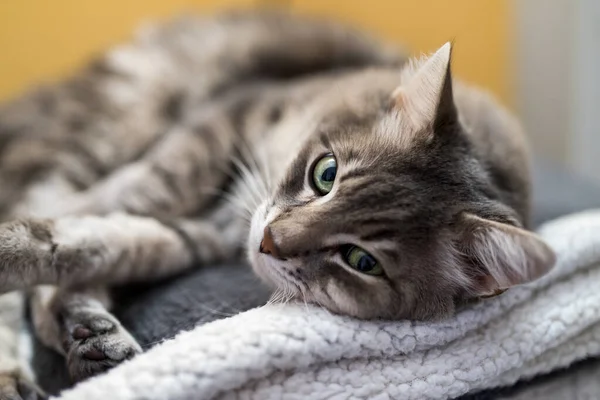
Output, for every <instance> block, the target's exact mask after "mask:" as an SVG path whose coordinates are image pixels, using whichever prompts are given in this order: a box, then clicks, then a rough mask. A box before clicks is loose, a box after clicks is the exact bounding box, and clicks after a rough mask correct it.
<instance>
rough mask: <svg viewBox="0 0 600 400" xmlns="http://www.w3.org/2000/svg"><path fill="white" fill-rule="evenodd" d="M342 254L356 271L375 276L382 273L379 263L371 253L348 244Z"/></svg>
mask: <svg viewBox="0 0 600 400" xmlns="http://www.w3.org/2000/svg"><path fill="white" fill-rule="evenodd" d="M342 254H343V255H344V259H345V260H346V262H347V263H348V265H350V266H351V267H352V268H354V269H355V270H357V271H358V272H362V273H363V274H368V275H376V276H377V275H383V268H381V264H379V263H378V262H377V260H376V259H375V258H374V257H373V256H372V255H370V254H369V253H367V252H366V251H364V250H363V249H361V248H360V247H356V246H349V247H348V248H347V249H346V250H345V251H344V252H343V253H342Z"/></svg>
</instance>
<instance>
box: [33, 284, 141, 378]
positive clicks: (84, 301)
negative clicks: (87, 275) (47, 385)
mask: <svg viewBox="0 0 600 400" xmlns="http://www.w3.org/2000/svg"><path fill="white" fill-rule="evenodd" d="M109 307H110V298H109V295H108V293H107V292H106V289H105V288H100V287H94V288H86V289H78V290H76V289H58V288H57V287H55V286H38V287H36V288H35V290H34V293H33V296H32V299H31V312H32V319H33V324H34V327H35V331H36V334H37V336H38V338H39V339H40V340H41V341H42V343H44V344H45V345H46V346H48V347H51V348H53V349H54V350H56V351H57V352H59V353H61V354H63V355H64V356H65V358H66V361H67V367H68V370H69V374H70V376H71V378H72V379H73V381H75V382H78V381H80V380H82V379H85V378H87V377H90V376H93V375H96V374H98V373H101V372H104V371H106V370H108V369H110V368H112V367H114V366H116V365H118V364H120V363H121V362H123V361H125V360H128V359H130V358H132V357H133V356H134V355H135V354H137V353H140V352H141V351H142V349H141V347H140V346H139V344H138V343H137V342H136V341H135V339H134V338H133V337H132V336H131V335H130V334H129V332H127V330H126V329H125V328H123V326H122V325H121V324H120V323H119V321H118V320H117V318H115V317H114V316H113V315H112V314H111V313H110V311H109Z"/></svg>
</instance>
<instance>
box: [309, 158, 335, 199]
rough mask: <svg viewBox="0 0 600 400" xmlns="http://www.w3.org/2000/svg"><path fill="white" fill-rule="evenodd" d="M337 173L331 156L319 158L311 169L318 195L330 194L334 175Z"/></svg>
mask: <svg viewBox="0 0 600 400" xmlns="http://www.w3.org/2000/svg"><path fill="white" fill-rule="evenodd" d="M336 173H337V162H336V161H335V157H334V156H333V155H332V154H329V155H326V156H325V157H323V158H321V159H320V160H319V161H318V162H317V164H316V165H315V168H314V169H313V183H314V185H315V187H316V188H317V190H318V191H319V193H321V194H322V195H326V194H327V193H329V192H331V188H333V182H334V181H335V174H336Z"/></svg>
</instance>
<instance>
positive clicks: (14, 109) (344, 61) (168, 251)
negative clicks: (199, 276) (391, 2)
mask: <svg viewBox="0 0 600 400" xmlns="http://www.w3.org/2000/svg"><path fill="white" fill-rule="evenodd" d="M451 49H452V45H451V44H450V43H447V44H445V45H443V46H442V47H441V48H440V49H439V50H438V51H437V52H435V53H434V54H433V55H431V56H429V57H423V58H421V59H414V60H410V61H408V62H407V61H406V57H405V55H404V53H403V52H402V51H401V50H400V49H398V48H396V46H391V45H388V44H386V43H380V42H378V41H375V40H372V39H370V38H369V37H368V36H365V35H363V34H362V33H359V32H355V31H353V30H351V29H349V28H346V27H341V26H339V25H336V24H333V23H330V22H322V21H316V20H306V19H302V18H298V17H292V16H289V15H287V14H281V13H265V12H242V13H228V14H223V15H220V16H218V17H214V18H210V19H203V20H196V19H184V20H179V21H177V22H176V23H172V24H168V25H166V26H164V27H162V28H160V29H151V30H146V31H143V32H142V34H141V35H140V37H139V38H138V39H137V41H136V42H134V43H132V44H128V45H124V46H121V47H117V48H116V49H113V50H112V51H110V52H108V54H107V55H106V56H105V57H104V58H103V59H101V60H100V61H98V62H96V63H94V64H92V65H91V66H90V67H89V68H88V69H87V70H85V71H84V72H83V73H81V74H80V75H79V76H76V77H74V78H72V79H70V80H67V81H65V82H62V83H59V84H56V85H54V86H50V87H48V88H46V89H42V90H40V91H38V92H34V93H31V94H28V95H25V96H24V97H22V98H21V99H17V100H16V101H14V102H11V103H9V104H7V105H5V106H4V107H3V108H2V109H0V151H1V157H0V182H1V185H2V187H3V192H2V193H1V194H0V196H1V197H0V209H1V210H2V215H3V219H4V220H6V221H7V222H5V223H3V224H2V225H0V293H4V292H9V291H17V290H21V291H22V290H28V291H29V292H30V295H31V314H32V320H33V325H34V327H35V333H36V335H37V336H38V337H39V338H40V340H41V341H42V342H43V343H44V344H46V345H47V346H50V347H52V348H53V349H55V350H56V351H58V352H60V353H61V354H64V355H65V358H66V360H67V366H68V369H69V372H70V375H71V377H72V378H73V380H74V381H79V380H81V379H85V378H87V377H89V376H92V375H95V374H97V373H100V372H102V371H104V370H106V369H108V368H111V367H113V366H115V365H118V364H119V363H120V362H122V361H124V360H126V359H129V358H131V357H132V356H134V355H135V354H137V353H139V352H140V351H141V349H140V347H139V345H138V344H137V343H136V341H135V339H134V338H133V337H131V335H129V334H128V333H127V331H126V330H125V329H124V328H123V327H122V326H121V325H120V323H119V322H118V320H117V319H116V318H115V317H114V316H112V315H111V314H110V311H109V309H110V297H109V295H108V292H107V287H110V286H111V285H114V284H121V283H127V282H135V281H148V280H155V279H161V278H164V277H167V276H169V275H173V274H176V273H178V272H181V271H184V270H186V269H189V268H191V267H193V266H198V265H202V264H207V263H216V262H221V261H223V260H227V259H239V258H242V257H247V259H248V260H249V263H250V265H251V267H252V268H253V270H254V272H255V273H256V274H257V275H258V276H259V277H261V278H262V279H263V280H264V281H265V282H267V283H268V284H270V285H271V286H272V287H273V288H274V289H275V290H276V291H277V292H278V296H281V297H284V298H287V299H291V298H297V299H300V300H305V301H307V302H311V303H314V304H317V305H320V306H323V307H325V308H327V309H329V310H331V311H332V312H335V313H340V314H345V315H349V316H353V317H357V318H363V319H372V318H388V319H417V320H429V319H439V318H443V317H447V316H450V315H452V313H453V312H454V311H455V310H456V308H457V307H459V306H461V305H462V304H464V303H465V302H469V301H473V300H476V299H479V298H481V297H486V296H490V295H495V294H498V293H500V292H501V291H503V290H505V289H507V288H509V287H511V286H514V285H518V284H522V283H526V282H529V281H532V280H534V279H537V278H538V277H540V276H542V275H544V274H545V273H547V272H548V271H549V270H550V269H551V268H552V266H553V264H554V254H553V252H552V251H551V249H550V248H549V247H548V246H547V245H546V244H544V243H543V242H542V241H541V239H540V238H539V237H538V236H536V235H535V234H534V233H532V232H529V231H528V230H527V227H528V218H529V191H530V187H529V186H530V181H529V167H528V163H529V160H528V157H529V156H528V148H527V145H526V142H525V138H524V135H523V133H522V131H521V128H520V126H519V124H518V122H517V121H516V120H515V118H514V117H513V116H512V115H511V114H510V113H508V112H507V111H506V110H505V109H504V108H502V107H501V106H500V105H499V104H498V103H497V102H496V101H495V100H494V99H493V98H492V97H491V96H490V95H488V94H486V93H485V92H484V91H482V90H480V89H477V88H474V87H471V86H468V85H466V84H463V83H461V82H460V81H457V80H455V79H453V78H452V73H451V53H452V51H451ZM4 189H6V190H4ZM244 253H245V255H244ZM11 295H14V293H13V294H11ZM8 356H9V354H8V353H7V354H0V365H4V364H3V362H2V357H5V358H6V357H8ZM13 361H14V358H13ZM13 364H14V362H13ZM0 371H2V370H1V368H0ZM27 379H28V377H27V374H26V373H24V372H23V371H22V370H19V369H18V368H13V369H12V370H10V371H5V372H4V373H2V372H0V398H1V396H2V393H9V392H11V391H12V392H11V393H13V394H14V393H20V394H21V395H22V397H25V396H26V395H35V393H37V389H36V388H35V385H34V384H32V383H31V382H29V381H28V380H27ZM3 391H4V392H3Z"/></svg>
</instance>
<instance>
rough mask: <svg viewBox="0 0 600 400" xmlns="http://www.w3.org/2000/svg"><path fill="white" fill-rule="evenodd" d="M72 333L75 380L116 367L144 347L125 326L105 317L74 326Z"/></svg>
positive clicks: (70, 357)
mask: <svg viewBox="0 0 600 400" xmlns="http://www.w3.org/2000/svg"><path fill="white" fill-rule="evenodd" d="M70 336H71V338H70V339H71V340H70V342H71V343H70V345H69V346H68V349H67V366H68V368H69V374H70V375H71V378H72V379H73V380H74V381H75V382H79V381H81V380H83V379H86V378H88V377H91V376H94V375H97V374H99V373H102V372H104V371H106V370H108V369H110V368H113V367H115V366H117V365H119V364H120V363H122V362H123V361H125V360H128V359H130V358H132V357H133V356H135V355H136V354H138V353H141V351H142V349H141V347H140V346H139V344H138V343H137V342H136V341H135V339H134V338H133V337H132V336H131V335H130V334H129V333H128V332H127V331H126V330H125V329H124V328H123V327H121V326H120V325H119V324H118V323H117V322H114V321H111V320H109V319H106V318H103V317H96V318H92V319H90V320H89V321H87V323H86V324H78V325H76V326H74V327H73V329H72V330H71V332H70Z"/></svg>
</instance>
